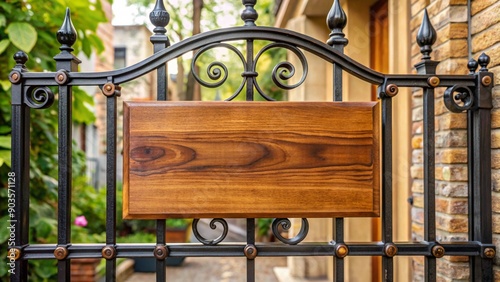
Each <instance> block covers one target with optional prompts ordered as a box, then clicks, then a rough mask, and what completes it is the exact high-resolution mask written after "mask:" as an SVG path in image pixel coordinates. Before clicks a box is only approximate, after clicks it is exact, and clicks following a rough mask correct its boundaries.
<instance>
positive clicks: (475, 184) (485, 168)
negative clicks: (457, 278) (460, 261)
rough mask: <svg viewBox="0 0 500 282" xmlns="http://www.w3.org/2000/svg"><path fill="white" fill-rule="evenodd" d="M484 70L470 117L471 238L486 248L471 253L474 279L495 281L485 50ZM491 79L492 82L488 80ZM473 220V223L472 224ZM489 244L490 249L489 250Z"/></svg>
mask: <svg viewBox="0 0 500 282" xmlns="http://www.w3.org/2000/svg"><path fill="white" fill-rule="evenodd" d="M478 62H479V64H480V65H481V67H482V68H481V70H480V71H479V72H478V73H477V75H476V77H477V82H476V85H477V87H476V89H475V90H476V93H475V98H476V101H477V102H476V104H477V108H474V109H473V110H472V114H470V117H469V123H470V124H469V126H472V127H471V128H469V131H472V133H471V134H470V135H469V137H470V138H471V139H470V140H469V145H472V148H470V149H469V151H472V157H471V159H472V164H473V166H470V165H469V167H468V169H469V170H472V174H471V175H470V177H472V180H470V179H469V185H470V186H471V188H470V189H469V192H470V193H471V194H470V195H469V197H470V198H469V201H471V202H472V210H471V211H469V212H472V214H473V218H472V219H473V221H472V223H471V226H470V227H469V229H472V230H469V233H470V234H471V235H472V237H471V238H470V241H476V242H480V244H481V245H482V250H481V252H480V254H479V256H475V257H471V258H470V259H471V262H470V266H471V279H473V280H474V281H493V258H492V257H488V256H487V253H491V251H492V250H493V246H492V245H491V244H492V241H493V238H492V237H493V236H492V234H493V227H492V202H491V201H492V196H491V109H492V108H493V104H492V93H491V92H492V84H493V83H492V81H494V80H493V74H492V73H490V72H488V69H487V68H486V67H487V65H488V63H489V62H490V58H489V57H488V56H487V55H485V54H482V55H481V56H479V59H478ZM488 81H489V82H488ZM472 224H473V225H472ZM487 248H488V249H490V250H489V251H487Z"/></svg>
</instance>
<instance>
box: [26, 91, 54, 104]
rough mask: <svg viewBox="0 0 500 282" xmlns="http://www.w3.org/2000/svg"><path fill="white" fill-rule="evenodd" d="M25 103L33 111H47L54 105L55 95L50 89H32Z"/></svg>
mask: <svg viewBox="0 0 500 282" xmlns="http://www.w3.org/2000/svg"><path fill="white" fill-rule="evenodd" d="M24 101H25V103H26V105H28V107H30V108H32V109H46V108H49V107H50V106H52V104H54V93H53V92H52V90H50V88H48V87H30V88H29V89H28V90H27V91H26V94H25V99H24Z"/></svg>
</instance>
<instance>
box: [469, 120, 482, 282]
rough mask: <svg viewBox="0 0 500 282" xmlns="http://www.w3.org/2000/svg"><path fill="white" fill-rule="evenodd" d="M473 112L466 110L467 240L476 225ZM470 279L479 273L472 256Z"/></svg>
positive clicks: (471, 236)
mask: <svg viewBox="0 0 500 282" xmlns="http://www.w3.org/2000/svg"><path fill="white" fill-rule="evenodd" d="M473 128H474V112H473V111H468V112H467V193H468V194H467V195H468V199H467V204H468V219H469V222H468V223H469V226H468V231H469V232H468V235H469V241H472V240H474V239H473V238H474V227H475V226H476V223H475V222H474V221H475V214H474V206H475V200H474V194H475V193H474V191H473V190H474V181H473V180H474V169H473V168H474V160H475V158H474V141H473V140H474V130H473ZM469 271H470V281H473V280H474V279H475V278H477V276H478V275H479V274H478V273H476V260H475V258H474V257H469Z"/></svg>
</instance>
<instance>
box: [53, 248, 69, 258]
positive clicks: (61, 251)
mask: <svg viewBox="0 0 500 282" xmlns="http://www.w3.org/2000/svg"><path fill="white" fill-rule="evenodd" d="M68 253H69V252H68V248H66V247H57V248H56V249H55V250H54V256H55V257H56V259H58V260H63V259H65V258H66V257H67V256H68Z"/></svg>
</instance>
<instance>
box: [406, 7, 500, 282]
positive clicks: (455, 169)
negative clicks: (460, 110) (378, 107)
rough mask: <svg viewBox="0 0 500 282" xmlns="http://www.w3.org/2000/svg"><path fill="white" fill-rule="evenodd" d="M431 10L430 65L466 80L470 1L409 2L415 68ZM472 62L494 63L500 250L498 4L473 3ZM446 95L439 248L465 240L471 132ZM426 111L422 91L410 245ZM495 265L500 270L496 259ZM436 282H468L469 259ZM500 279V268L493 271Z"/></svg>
mask: <svg viewBox="0 0 500 282" xmlns="http://www.w3.org/2000/svg"><path fill="white" fill-rule="evenodd" d="M424 8H427V10H428V13H429V17H430V19H431V22H432V24H433V26H434V28H435V29H436V31H437V35H438V39H437V41H436V43H435V44H434V46H433V49H434V51H433V53H432V59H433V60H437V61H440V62H441V63H440V64H439V66H438V68H437V73H438V74H467V73H468V70H467V61H468V52H469V50H468V44H467V30H468V24H467V13H468V10H467V1H466V0H411V17H412V20H411V22H410V29H411V32H412V37H411V40H412V49H411V54H412V63H413V64H416V63H418V62H419V61H420V60H421V55H420V52H419V47H418V45H417V44H416V40H415V38H416V34H417V32H418V29H419V26H420V23H421V21H422V17H423V9H424ZM471 13H472V21H471V31H472V56H473V57H474V58H475V59H477V58H478V57H479V55H480V54H481V53H482V52H486V53H487V54H488V55H489V56H490V57H491V63H490V65H489V69H490V71H492V72H493V73H495V85H496V86H495V88H494V94H493V95H494V100H495V102H494V106H495V109H494V110H493V133H492V138H493V140H492V155H493V157H492V166H493V177H492V178H493V179H492V180H493V185H492V186H493V187H492V189H493V191H492V193H493V209H494V214H493V219H494V226H493V230H494V232H495V234H494V235H493V238H494V243H495V244H496V245H497V248H498V249H500V109H498V107H499V105H500V0H473V1H472V11H471ZM443 92H444V89H436V97H435V98H436V100H435V116H436V123H435V128H436V140H435V142H436V172H435V174H436V227H437V239H438V241H441V242H450V241H463V240H467V231H468V220H467V194H468V192H467V165H466V163H467V132H466V126H467V121H466V115H465V114H454V113H450V112H449V111H448V110H447V109H446V107H445V106H444V104H443V98H442V96H443ZM422 120H423V109H422V91H421V90H414V91H413V98H412V121H413V124H412V167H411V176H412V179H413V183H412V195H413V198H414V201H413V208H412V239H413V240H415V241H421V240H423V229H424V227H423V158H424V157H425V156H423V149H422V148H423V135H422V134H423V125H422ZM495 263H496V265H500V256H498V255H497V258H496V260H495ZM412 267H413V273H414V275H413V277H414V278H413V280H414V281H422V280H423V258H414V259H413V261H412ZM437 269H438V281H462V280H467V279H468V278H469V266H468V258H467V257H449V256H445V257H444V258H442V259H438V261H437ZM495 275H496V276H497V278H498V279H500V268H499V267H498V266H496V267H495Z"/></svg>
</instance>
